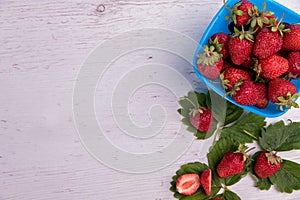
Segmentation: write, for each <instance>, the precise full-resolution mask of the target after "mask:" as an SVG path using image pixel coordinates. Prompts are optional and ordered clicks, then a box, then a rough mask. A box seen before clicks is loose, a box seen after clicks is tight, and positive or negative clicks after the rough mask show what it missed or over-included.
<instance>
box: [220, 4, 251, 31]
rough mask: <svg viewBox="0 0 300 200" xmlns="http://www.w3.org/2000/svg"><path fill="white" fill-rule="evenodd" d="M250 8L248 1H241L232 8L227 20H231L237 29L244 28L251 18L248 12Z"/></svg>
mask: <svg viewBox="0 0 300 200" xmlns="http://www.w3.org/2000/svg"><path fill="white" fill-rule="evenodd" d="M225 6H226V5H225ZM252 7H253V4H252V3H251V2H249V1H248V0H241V1H239V2H238V3H236V4H235V5H234V6H233V7H232V10H231V15H229V16H228V17H227V19H229V18H231V19H232V20H233V22H234V24H235V25H236V26H237V27H242V26H245V25H246V24H247V23H248V21H249V20H250V18H251V17H250V15H249V11H251V10H252Z"/></svg>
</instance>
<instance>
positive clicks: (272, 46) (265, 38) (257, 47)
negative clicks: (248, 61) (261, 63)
mask: <svg viewBox="0 0 300 200" xmlns="http://www.w3.org/2000/svg"><path fill="white" fill-rule="evenodd" d="M281 20H282V19H281ZM288 30H289V29H285V26H284V25H283V24H281V21H280V22H279V23H276V19H271V20H270V26H268V27H266V28H264V29H262V30H261V31H260V32H259V33H258V34H257V36H256V38H255V42H254V47H253V54H254V56H256V57H257V58H259V59H266V58H268V57H270V56H272V55H274V54H275V53H277V52H278V51H279V50H280V49H281V48H282V44H283V32H285V31H288Z"/></svg>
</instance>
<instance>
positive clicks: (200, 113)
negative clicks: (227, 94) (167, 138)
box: [190, 107, 213, 133]
mask: <svg viewBox="0 0 300 200" xmlns="http://www.w3.org/2000/svg"><path fill="white" fill-rule="evenodd" d="M212 120H213V116H212V112H211V110H210V109H208V108H204V107H200V108H198V109H193V110H192V111H191V112H190V123H191V124H192V125H193V126H194V127H195V128H196V129H198V130H199V131H201V132H203V133H207V132H208V131H210V129H211V126H212Z"/></svg>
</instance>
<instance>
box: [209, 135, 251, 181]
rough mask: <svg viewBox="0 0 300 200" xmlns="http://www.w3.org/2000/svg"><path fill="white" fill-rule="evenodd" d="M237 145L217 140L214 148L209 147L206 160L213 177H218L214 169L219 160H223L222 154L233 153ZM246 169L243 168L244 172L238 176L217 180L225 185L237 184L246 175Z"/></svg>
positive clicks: (227, 140)
mask: <svg viewBox="0 0 300 200" xmlns="http://www.w3.org/2000/svg"><path fill="white" fill-rule="evenodd" d="M238 147H239V144H238V143H236V142H234V141H232V140H230V139H224V138H223V139H220V140H218V141H217V142H216V143H215V145H214V146H212V147H211V149H210V150H209V153H208V154H207V159H208V163H209V167H210V168H211V169H212V171H213V173H214V174H215V176H218V175H217V173H216V168H217V165H218V164H219V162H220V161H221V159H222V158H223V156H224V154H226V153H228V152H234V151H236V150H237V149H238ZM247 171H248V170H247V167H245V169H244V171H243V172H242V173H240V174H237V175H234V176H230V177H227V178H225V179H222V178H219V179H220V180H221V182H222V183H223V184H224V185H226V186H230V185H233V184H235V183H237V182H239V181H240V180H241V179H242V178H243V177H245V176H246V174H247Z"/></svg>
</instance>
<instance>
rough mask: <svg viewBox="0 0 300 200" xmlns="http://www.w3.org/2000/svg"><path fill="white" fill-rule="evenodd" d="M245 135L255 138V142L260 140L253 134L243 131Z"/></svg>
mask: <svg viewBox="0 0 300 200" xmlns="http://www.w3.org/2000/svg"><path fill="white" fill-rule="evenodd" d="M243 132H244V133H246V134H247V135H248V136H250V137H251V138H253V139H254V140H258V138H257V137H255V136H254V135H253V134H252V133H250V132H248V131H247V130H243Z"/></svg>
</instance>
